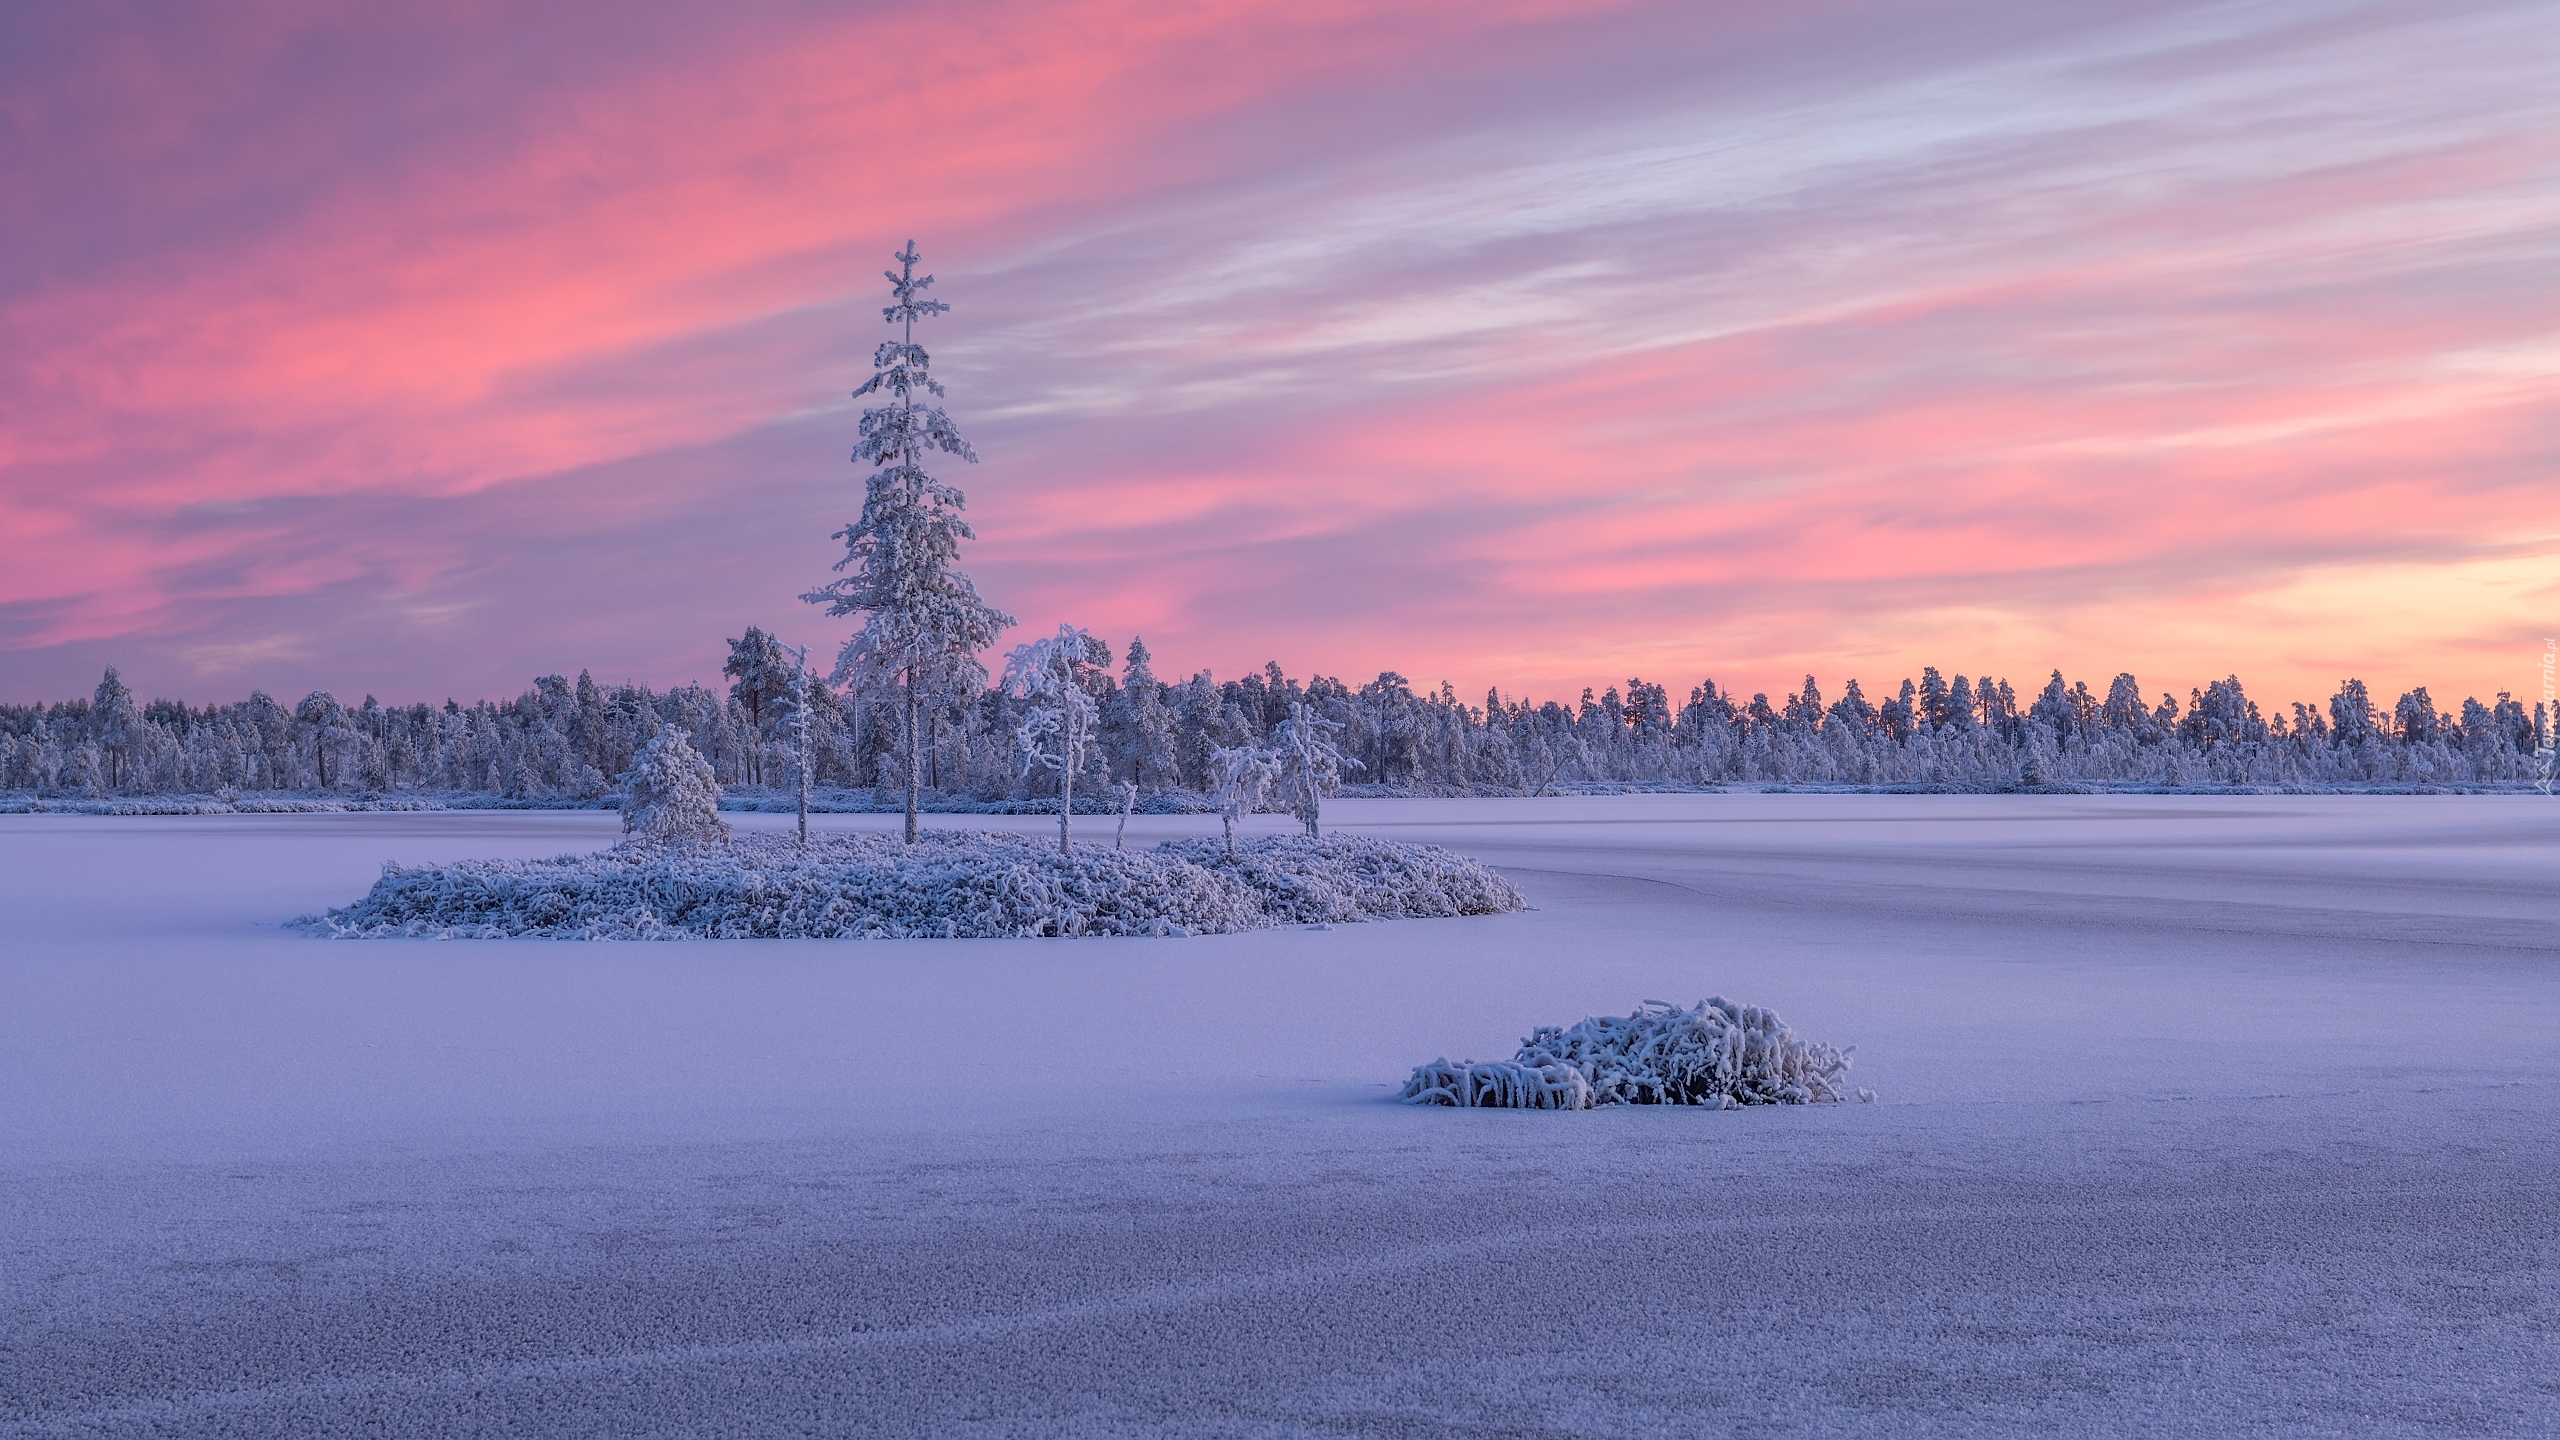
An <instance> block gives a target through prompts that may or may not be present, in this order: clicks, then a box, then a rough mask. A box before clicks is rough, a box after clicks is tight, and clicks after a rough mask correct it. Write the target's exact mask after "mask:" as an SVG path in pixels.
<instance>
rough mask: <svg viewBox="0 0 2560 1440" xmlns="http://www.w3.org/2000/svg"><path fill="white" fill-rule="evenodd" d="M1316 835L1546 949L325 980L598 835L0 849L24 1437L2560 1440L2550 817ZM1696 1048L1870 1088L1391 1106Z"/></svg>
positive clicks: (1350, 811)
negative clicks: (432, 869) (1463, 1079)
mask: <svg viewBox="0 0 2560 1440" xmlns="http://www.w3.org/2000/svg"><path fill="white" fill-rule="evenodd" d="M1328 815H1329V818H1331V819H1333V820H1335V821H1336V822H1338V823H1339V824H1340V825H1341V826H1342V827H1343V828H1345V829H1352V830H1359V831H1363V832H1367V833H1373V834H1380V835H1387V836H1392V837H1395V838H1399V839H1408V840H1425V841H1432V842H1437V843H1441V844H1446V845H1449V846H1451V847H1453V848H1456V849H1460V850H1462V851H1464V852H1466V853H1468V854H1472V855H1475V856H1477V857H1479V858H1481V859H1484V860H1485V861H1487V862H1489V863H1491V864H1494V865H1496V866H1497V867H1499V868H1500V869H1502V870H1503V872H1504V873H1505V874H1506V875H1508V876H1509V877H1510V878H1511V879H1512V880H1513V882H1514V883H1515V884H1517V885H1519V886H1520V888H1521V889H1522V890H1523V891H1524V892H1526V893H1527V894H1528V895H1529V897H1530V899H1531V901H1532V903H1533V904H1535V905H1536V906H1537V907H1538V908H1537V909H1535V910H1533V911H1530V912H1527V913H1522V914H1515V915H1505V916H1494V917H1485V918H1477V919H1465V920H1430V921H1405V922H1396V923H1390V924H1381V925H1369V926H1358V927H1343V928H1337V929H1334V930H1329V931H1306V930H1289V931H1266V932H1260V933H1255V934H1247V935H1236V936H1223V937H1208V938H1200V939H1190V940H1141V939H1132V940H1005V941H913V942H869V943H864V942H842V941H736V942H705V941H696V942H687V943H670V944H657V945H644V944H622V945H601V944H599V945H581V944H566V943H548V942H541V941H506V942H453V943H437V942H431V941H381V940H377V941H340V942H331V941H324V940H317V939H311V938H306V937H305V936H302V935H299V934H293V933H288V932H284V931H281V930H279V929H278V928H277V926H278V922H280V921H282V920H285V919H288V918H290V917H292V916H294V915H296V914H299V913H302V912H305V911H309V910H315V909H319V908H323V907H325V906H327V905H331V904H342V903H345V902H346V901H348V900H350V899H352V898H354V897H355V896H357V895H359V894H361V893H362V892H363V890H364V889H365V887H366V886H367V885H368V884H369V883H370V882H371V880H372V878H373V876H374V874H375V873H376V871H377V870H378V867H379V865H380V864H381V862H382V861H384V860H387V859H398V860H403V861H423V860H429V859H442V858H455V857H461V856H469V855H518V856H533V855H547V854H554V853H558V852H560V851H563V850H572V849H588V848H593V847H594V846H597V845H601V844H604V843H607V842H608V841H610V840H611V839H612V838H613V827H614V821H613V818H612V817H611V816H608V815H597V814H575V813H571V814H560V813H551V814H545V813H529V814H491V813H469V814H442V815H439V814H416V815H363V814H356V815H313V816H238V817H201V818H199V817H187V818H166V819H104V818H83V817H45V816H35V817H0V1435H6V1436H144V1435H149V1436H189V1437H204V1436H251V1435H255V1436H282V1435H298V1436H299V1435H342V1434H358V1433H362V1434H373V1435H384V1436H462V1435H471V1436H517V1435H521V1436H739V1437H761V1436H786V1435H811V1436H818V1435H902V1436H903V1435H927V1434H930V1435H951V1436H1023V1437H1031V1436H1054V1435H1095V1436H1102V1435H1109V1436H1167V1437H1170V1436H1230V1435H1232V1436H1280V1435H1318V1436H1333V1435H1357V1436H1370V1435H1376V1436H1399V1437H1423V1436H1448V1437H1460V1436H1465V1437H1480V1436H1566V1435H1594V1436H1598V1435H1611V1436H1615V1435H1633V1434H1647V1435H1672V1436H1677V1435H1727V1434H1747V1435H1795V1434H1802V1435H1844V1434H1845V1435H1859V1436H1900V1435H1947V1436H1956V1435H1963V1436H2008V1435H2017V1436H2028V1435H2038V1436H2041V1435H2093V1436H2096V1435H2105V1436H2116V1435H2135V1434H2141V1435H2210V1436H2216V1437H2231V1436H2258V1435H2288V1436H2293V1435H2299V1436H2312V1435H2338V1434H2358V1435H2383V1436H2418V1435H2426V1436H2442V1435H2494V1436H2550V1435H2554V1434H2560V1183H2556V1182H2555V1180H2554V1176H2556V1175H2560V883H2555V882H2556V881H2560V866H2556V865H2555V862H2560V805H2554V804H2552V803H2550V802H2548V801H2542V800H2539V799H2536V798H2532V797H2303V798H2272V797H2260V798H2209V797H2194V796H2181V797H2107V798H2087V797H2083V798H2071V797H2050V796H1972V797H1959V796H1945V797H1938V796H1817V795H1769V796H1760V795H1708V796H1623V797H1610V798H1594V799H1547V800H1483V801H1448V802H1436V801H1372V802H1340V803H1338V804H1336V805H1334V806H1330V807H1328ZM895 819H896V817H870V816H830V817H822V823H825V824H827V825H828V826H830V827H831V828H878V827H885V826H888V825H893V824H894V823H895ZM747 823H750V824H753V823H771V822H768V821H765V819H764V817H751V818H748V819H747ZM780 823H785V824H787V823H788V821H787V819H784V820H782V821H781V822H780ZM944 823H954V824H963V825H968V826H975V827H985V826H988V825H991V824H1006V825H1013V826H1015V827H1017V828H1026V829H1037V828H1039V827H1041V826H1042V825H1044V824H1047V823H1051V822H1044V821H1040V820H1037V819H1025V820H1022V821H1018V822H1007V821H989V820H987V819H985V818H983V817H947V819H945V821H944ZM1094 828H1095V830H1096V831H1097V832H1098V833H1099V834H1100V835H1101V836H1102V838H1103V839H1104V841H1105V843H1108V829H1109V826H1108V822H1096V824H1095V827H1094ZM1130 828H1131V832H1132V840H1133V843H1134V842H1135V841H1136V840H1138V839H1140V838H1144V839H1145V840H1146V841H1148V842H1149V843H1152V842H1153V841H1154V840H1155V839H1158V838H1162V837H1164V836H1167V835H1173V834H1194V833H1202V832H1203V830H1204V828H1214V822H1212V821H1207V820H1204V819H1201V818H1197V817H1162V818H1158V817H1146V816H1141V817H1138V818H1137V819H1136V820H1135V821H1133V822H1132V824H1131V827H1130ZM1710 994H1723V995H1727V996H1731V997H1733V998H1735V999H1739V1000H1746V1001H1750V1002H1754V1003H1758V1004H1765V1005H1770V1006H1773V1007H1775V1008H1776V1009H1777V1010H1778V1011H1779V1012H1780V1013H1781V1014H1783V1015H1785V1016H1786V1017H1787V1019H1788V1020H1789V1021H1790V1022H1791V1023H1793V1024H1794V1026H1795V1027H1796V1028H1797V1030H1799V1031H1800V1032H1802V1033H1804V1034H1806V1035H1808V1036H1810V1037H1812V1038H1814V1039H1817V1040H1822V1041H1828V1042H1832V1043H1837V1044H1843V1045H1846V1044H1855V1045H1856V1046H1858V1065H1857V1069H1856V1071H1855V1073H1854V1077H1853V1078H1854V1080H1855V1081H1856V1083H1859V1084H1863V1085H1868V1086H1872V1087H1874V1088H1875V1089H1877V1090H1878V1091H1879V1092H1881V1096H1882V1099H1881V1102H1880V1103H1878V1104H1875V1105H1853V1106H1833V1107H1811V1108H1803V1107H1785V1108H1777V1109H1760V1110H1752V1111H1743V1112H1729V1113H1705V1112H1690V1111H1664V1110H1630V1109H1616V1110H1603V1111H1595V1112H1585V1113H1553V1112H1526V1113H1522V1112H1459V1111H1450V1110H1442V1109H1418V1108H1412V1107H1406V1106H1400V1105H1396V1104H1393V1103H1391V1102H1390V1101H1389V1099H1388V1097H1389V1096H1390V1095H1391V1094H1392V1093H1393V1092H1394V1089H1395V1087H1396V1086H1397V1085H1398V1084H1399V1083H1400V1082H1401V1081H1402V1080H1403V1078H1404V1076H1405V1074H1406V1072H1407V1071H1408V1070H1409V1069H1410V1068H1411V1067H1412V1066H1413V1065H1414V1064H1416V1063H1418V1062H1421V1061H1425V1060H1429V1059H1431V1058H1433V1057H1435V1056H1438V1055H1442V1054H1446V1055H1448V1056H1450V1057H1451V1058H1453V1059H1463V1058H1469V1057H1472V1058H1477V1059H1499V1058H1506V1057H1508V1055H1509V1054H1510V1052H1511V1050H1512V1048H1513V1047H1514V1046H1515V1045H1516V1044H1517V1043H1518V1041H1519V1038H1520V1036H1522V1035H1523V1034H1525V1033H1526V1032H1527V1030H1528V1029H1529V1028H1530V1027H1531V1026H1532V1025H1536V1024H1547V1023H1563V1022H1570V1021H1572V1020H1575V1019H1578V1018H1580V1017H1581V1016H1583V1015H1585V1014H1590V1013H1594V1012H1610V1011H1615V1012H1619V1013H1624V1012H1625V1011H1627V1010H1629V1009H1631V1008H1632V1007H1633V1006H1634V1005H1635V1003H1636V1002H1637V1001H1639V1000H1642V999H1648V998H1652V999H1662V1000H1670V1001H1676V1002H1680V1003H1691V1002H1694V1001H1696V1000H1698V999H1699V998H1701V997H1702V996H1706V995H1710Z"/></svg>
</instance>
